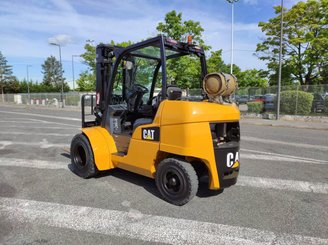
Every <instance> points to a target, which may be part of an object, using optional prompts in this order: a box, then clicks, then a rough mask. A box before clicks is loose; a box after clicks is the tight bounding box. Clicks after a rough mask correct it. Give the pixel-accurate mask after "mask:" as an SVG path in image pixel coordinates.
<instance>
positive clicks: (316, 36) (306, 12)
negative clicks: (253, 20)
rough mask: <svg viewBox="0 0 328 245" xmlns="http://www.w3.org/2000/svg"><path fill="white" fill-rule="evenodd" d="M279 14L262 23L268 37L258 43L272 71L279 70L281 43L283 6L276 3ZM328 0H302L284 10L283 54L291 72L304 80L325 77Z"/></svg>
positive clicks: (316, 80)
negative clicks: (322, 75)
mask: <svg viewBox="0 0 328 245" xmlns="http://www.w3.org/2000/svg"><path fill="white" fill-rule="evenodd" d="M274 9H275V11H276V14H277V16H276V17H274V18H271V19H270V20H269V21H268V22H260V23H259V27H261V29H262V31H263V32H264V34H265V35H266V39H265V40H264V41H263V42H262V43H259V44H258V45H257V52H258V56H259V58H260V59H261V60H265V61H267V62H268V68H269V70H270V71H271V73H273V74H275V73H276V72H277V66H278V54H279V43H280V16H281V12H282V9H281V7H280V6H276V7H274ZM327 13H328V0H308V1H306V2H299V3H297V4H296V5H294V6H293V7H292V8H291V9H289V10H287V11H286V12H285V11H284V35H283V58H284V66H288V73H290V74H291V75H292V77H293V78H294V79H296V80H298V81H299V83H300V84H306V85H311V84H317V83H322V82H327V81H323V80H322V79H321V77H320V76H321V73H320V72H321V71H322V69H323V68H324V67H325V66H326V65H327V60H328V28H327V25H328V15H327Z"/></svg>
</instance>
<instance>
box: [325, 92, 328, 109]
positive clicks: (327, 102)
mask: <svg viewBox="0 0 328 245" xmlns="http://www.w3.org/2000/svg"><path fill="white" fill-rule="evenodd" d="M325 112H326V113H327V114H328V95H326V97H325Z"/></svg>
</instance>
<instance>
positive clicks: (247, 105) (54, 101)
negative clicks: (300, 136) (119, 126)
mask: <svg viewBox="0 0 328 245" xmlns="http://www.w3.org/2000/svg"><path fill="white" fill-rule="evenodd" d="M157 92H158V91H157ZM83 94H86V93H83V92H81V93H79V92H69V93H64V94H63V103H64V107H67V106H74V107H81V96H82V95H83ZM276 94H277V87H268V88H255V87H254V88H239V89H238V90H237V92H236V95H235V100H236V102H237V103H238V104H239V106H240V109H241V111H248V112H256V113H263V112H266V113H274V112H275V110H276ZM1 96H2V98H0V101H2V102H7V103H15V104H30V105H36V106H53V107H61V101H62V99H61V94H60V93H31V94H29V95H28V94H2V95H1ZM183 96H186V97H187V98H189V99H190V100H199V99H201V98H202V97H201V90H200V89H195V90H193V89H190V90H185V91H183ZM252 102H257V103H262V105H261V106H260V107H258V106H257V107H256V108H259V109H254V107H253V104H254V103H252ZM280 108H281V114H288V115H325V116H326V115H327V114H328V84H325V85H313V86H298V85H291V86H282V87H281V103H280ZM253 110H255V111H253ZM256 110H257V111H256Z"/></svg>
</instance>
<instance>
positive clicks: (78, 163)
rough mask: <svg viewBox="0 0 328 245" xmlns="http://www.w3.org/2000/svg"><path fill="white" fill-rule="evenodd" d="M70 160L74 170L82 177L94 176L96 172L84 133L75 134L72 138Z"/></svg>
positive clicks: (90, 149) (91, 152)
mask: <svg viewBox="0 0 328 245" xmlns="http://www.w3.org/2000/svg"><path fill="white" fill-rule="evenodd" d="M71 162H72V165H73V170H74V172H75V173H76V174H77V175H78V176H80V177H82V178H84V179H87V178H91V177H94V176H95V175H96V174H97V173H98V169H97V167H96V166H95V164H94V157H93V151H92V148H91V145H90V143H89V140H88V138H87V137H86V136H85V135H84V134H77V135H75V136H74V138H73V139H72V142H71Z"/></svg>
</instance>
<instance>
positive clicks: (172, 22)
mask: <svg viewBox="0 0 328 245" xmlns="http://www.w3.org/2000/svg"><path fill="white" fill-rule="evenodd" d="M156 30H157V31H158V32H159V33H163V34H164V35H166V36H167V37H170V38H172V39H174V40H177V41H181V39H182V38H183V37H184V36H186V35H189V34H190V35H192V37H193V40H195V41H196V42H197V43H198V44H199V45H200V46H202V47H203V48H204V49H205V50H208V49H210V46H206V45H205V42H204V40H203V38H202V33H203V32H204V29H203V27H202V26H201V25H200V23H199V22H198V21H196V22H195V21H193V20H186V21H182V13H177V12H176V11H175V10H172V11H170V12H168V13H167V14H166V15H165V19H164V22H159V23H158V25H157V27H156Z"/></svg>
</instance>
